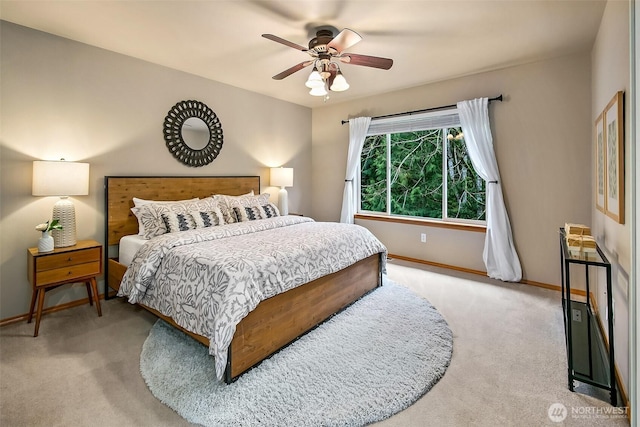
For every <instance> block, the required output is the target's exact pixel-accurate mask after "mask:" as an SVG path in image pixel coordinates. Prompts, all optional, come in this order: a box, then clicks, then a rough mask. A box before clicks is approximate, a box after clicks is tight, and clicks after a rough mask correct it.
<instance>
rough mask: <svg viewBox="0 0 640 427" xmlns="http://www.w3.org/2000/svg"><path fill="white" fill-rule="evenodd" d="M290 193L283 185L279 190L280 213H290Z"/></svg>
mask: <svg viewBox="0 0 640 427" xmlns="http://www.w3.org/2000/svg"><path fill="white" fill-rule="evenodd" d="M288 198H289V194H288V193H287V190H286V189H285V188H284V187H282V188H281V189H280V191H278V210H279V211H280V215H289V200H288Z"/></svg>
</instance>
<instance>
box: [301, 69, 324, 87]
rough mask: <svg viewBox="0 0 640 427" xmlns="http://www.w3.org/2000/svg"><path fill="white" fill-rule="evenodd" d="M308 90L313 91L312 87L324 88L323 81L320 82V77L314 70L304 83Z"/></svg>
mask: <svg viewBox="0 0 640 427" xmlns="http://www.w3.org/2000/svg"><path fill="white" fill-rule="evenodd" d="M305 86H307V87H308V88H309V89H313V88H314V87H322V86H324V80H322V76H321V75H320V73H319V72H317V71H316V70H313V71H312V72H311V74H310V75H309V78H308V79H307V82H306V83H305Z"/></svg>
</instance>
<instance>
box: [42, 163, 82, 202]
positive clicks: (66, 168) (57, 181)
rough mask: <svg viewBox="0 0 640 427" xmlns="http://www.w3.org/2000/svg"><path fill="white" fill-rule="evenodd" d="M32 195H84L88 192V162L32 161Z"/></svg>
mask: <svg viewBox="0 0 640 427" xmlns="http://www.w3.org/2000/svg"><path fill="white" fill-rule="evenodd" d="M31 194H33V195H34V196H86V195H88V194H89V163H77V162H65V161H35V162H33V184H32V187H31Z"/></svg>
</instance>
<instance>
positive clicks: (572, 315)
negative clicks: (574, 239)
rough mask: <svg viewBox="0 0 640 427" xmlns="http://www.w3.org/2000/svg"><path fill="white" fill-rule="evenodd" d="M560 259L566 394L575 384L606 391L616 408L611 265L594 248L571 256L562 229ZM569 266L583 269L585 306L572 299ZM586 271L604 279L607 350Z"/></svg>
mask: <svg viewBox="0 0 640 427" xmlns="http://www.w3.org/2000/svg"><path fill="white" fill-rule="evenodd" d="M560 258H561V263H560V264H561V270H562V311H563V316H564V331H565V339H566V346H567V362H568V365H569V369H568V373H569V390H571V391H574V381H580V382H582V383H585V384H589V385H591V386H594V387H598V388H601V389H604V390H607V391H608V392H609V394H610V396H611V399H610V401H611V404H612V405H613V406H616V405H617V402H618V393H617V390H616V376H615V359H614V352H613V348H614V345H613V302H612V299H611V263H609V260H607V257H606V256H605V255H604V253H602V250H601V249H600V246H597V245H596V252H580V253H578V254H576V253H572V252H570V251H569V248H568V247H567V241H566V239H565V232H564V229H563V228H561V229H560ZM571 264H579V265H584V270H585V283H586V302H581V301H577V300H573V299H572V295H571V272H570V266H571ZM589 267H601V268H604V269H605V270H606V276H607V313H608V316H607V326H606V327H607V329H608V335H609V346H608V349H607V346H606V344H605V340H604V336H603V332H602V331H601V329H600V326H599V325H598V319H597V315H598V314H597V313H594V311H593V308H592V306H591V301H590V297H589V295H590V289H589Z"/></svg>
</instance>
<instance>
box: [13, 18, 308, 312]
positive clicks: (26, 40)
mask: <svg viewBox="0 0 640 427" xmlns="http://www.w3.org/2000/svg"><path fill="white" fill-rule="evenodd" d="M0 31H1V33H0V43H1V45H0V48H1V50H0V55H1V57H0V72H1V75H2V80H1V82H0V99H1V106H0V108H1V110H0V117H1V120H2V123H1V124H0V125H1V128H0V130H1V135H0V141H1V144H2V145H1V148H0V178H1V182H0V193H1V196H0V204H1V206H0V319H7V318H11V317H13V316H18V315H21V314H25V313H26V312H27V311H28V309H29V301H30V296H31V288H30V285H29V283H28V281H27V275H26V271H27V264H26V262H27V257H26V250H27V248H28V247H32V246H35V245H36V244H37V241H38V238H39V233H38V232H37V231H35V229H34V227H35V226H36V225H37V224H38V223H41V222H44V221H45V220H47V219H49V218H50V216H51V209H52V206H53V204H54V203H55V200H56V199H55V198H52V197H33V196H32V195H31V165H32V161H33V160H41V159H44V160H55V159H59V158H61V157H64V158H65V159H67V160H72V161H84V162H88V163H90V164H91V172H90V175H91V177H90V180H91V183H90V189H89V192H90V194H89V196H86V197H75V198H73V202H74V204H75V206H76V216H77V228H78V233H77V234H78V238H79V239H95V240H97V241H99V242H104V225H103V224H104V215H103V212H104V191H103V177H104V176H105V175H259V176H260V177H261V185H262V190H263V191H269V192H271V193H272V194H274V195H275V194H277V191H276V190H277V189H275V188H272V187H269V171H268V167H270V166H281V165H286V166H290V167H293V168H294V169H295V171H296V173H295V177H294V178H295V179H294V186H293V187H292V188H289V189H288V190H289V205H290V208H291V210H292V211H301V212H309V211H310V209H311V192H310V191H309V190H310V188H311V181H310V176H309V174H308V173H305V171H308V170H310V169H311V131H310V129H311V110H310V109H308V108H305V107H300V106H298V105H294V104H290V103H287V102H283V101H279V100H276V99H273V98H269V97H266V96H262V95H258V94H255V93H252V92H248V91H245V90H241V89H237V88H234V87H231V86H227V85H224V84H220V83H217V82H214V81H211V80H207V79H203V78H200V77H197V76H194V75H190V74H186V73H183V72H179V71H175V70H171V69H168V68H164V67H160V66H157V65H153V64H150V63H147V62H144V61H141V60H138V59H134V58H131V57H127V56H123V55H119V54H115V53H112V52H109V51H106V50H102V49H98V48H95V47H91V46H88V45H84V44H81V43H77V42H74V41H70V40H67V39H63V38H60V37H56V36H53V35H50V34H46V33H42V32H38V31H34V30H31V29H28V28H25V27H21V26H17V25H14V24H11V23H8V22H5V21H0ZM186 99H195V100H198V101H201V102H204V103H205V104H207V105H208V106H209V107H210V108H211V109H212V110H213V111H214V112H215V113H216V115H217V116H218V117H219V119H220V121H221V123H222V128H223V132H224V145H223V148H222V151H221V153H220V155H219V156H218V158H217V159H216V160H215V161H214V162H213V163H211V164H209V165H207V166H204V167H201V168H190V167H187V166H184V165H182V164H181V163H179V162H178V161H177V160H175V159H174V158H173V157H172V155H171V154H170V153H169V151H168V150H167V148H166V146H165V142H164V139H163V133H162V125H163V122H164V118H165V116H166V114H167V112H168V111H169V109H170V108H171V107H172V106H173V105H174V104H175V103H176V102H178V101H181V100H186ZM274 201H275V200H274ZM69 287H70V285H67V286H63V287H62V288H59V289H56V290H54V291H51V292H47V300H46V305H47V306H52V305H58V304H62V303H64V302H68V301H73V300H77V299H80V298H84V297H86V291H85V288H84V287H83V286H78V285H73V286H72V287H73V289H69ZM100 289H101V290H102V289H103V287H102V284H101V285H100Z"/></svg>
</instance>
